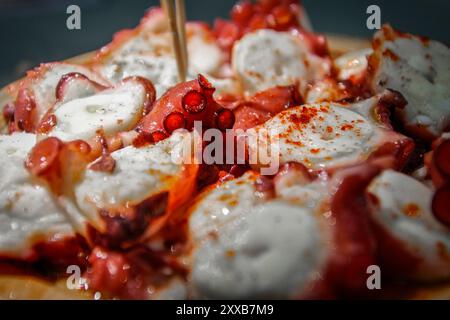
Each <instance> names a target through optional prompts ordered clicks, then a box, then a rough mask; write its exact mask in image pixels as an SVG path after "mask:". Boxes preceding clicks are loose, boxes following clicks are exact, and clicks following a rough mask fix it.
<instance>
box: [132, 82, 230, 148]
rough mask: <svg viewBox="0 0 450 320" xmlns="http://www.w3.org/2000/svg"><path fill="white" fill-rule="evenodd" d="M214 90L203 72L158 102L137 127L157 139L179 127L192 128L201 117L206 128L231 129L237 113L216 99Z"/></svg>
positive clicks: (176, 87) (179, 85)
mask: <svg viewBox="0 0 450 320" xmlns="http://www.w3.org/2000/svg"><path fill="white" fill-rule="evenodd" d="M213 92H214V88H213V87H212V86H211V84H210V83H209V82H208V81H207V80H206V78H204V77H203V76H202V75H199V76H198V78H197V79H196V80H191V81H188V82H184V83H180V84H178V85H176V86H174V87H172V88H171V89H169V90H168V91H167V92H166V93H165V94H164V95H163V96H162V97H161V98H160V99H159V100H157V101H156V102H155V103H154V105H153V107H152V110H151V111H150V112H149V113H148V114H147V115H146V116H145V117H144V118H143V119H142V120H141V122H140V123H139V124H138V126H137V128H136V130H137V131H138V132H140V133H145V134H151V135H152V137H153V139H154V141H155V142H157V141H159V140H161V139H164V138H165V137H167V136H169V135H170V133H171V132H172V131H174V130H175V129H179V128H183V129H187V130H192V129H193V128H194V121H201V122H202V128H203V129H209V128H219V129H222V130H225V129H231V127H232V126H233V125H234V114H233V112H232V111H231V110H228V109H225V108H223V107H222V106H221V105H219V104H218V103H217V102H216V101H215V100H214V98H213ZM224 113H225V114H224ZM182 117H184V121H183V118H182ZM220 120H223V121H224V123H221V122H220Z"/></svg>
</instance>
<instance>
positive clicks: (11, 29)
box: [0, 0, 450, 87]
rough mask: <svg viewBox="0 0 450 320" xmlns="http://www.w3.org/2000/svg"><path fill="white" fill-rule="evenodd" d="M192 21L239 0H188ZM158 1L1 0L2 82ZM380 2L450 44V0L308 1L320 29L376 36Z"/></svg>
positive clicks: (393, 15)
mask: <svg viewBox="0 0 450 320" xmlns="http://www.w3.org/2000/svg"><path fill="white" fill-rule="evenodd" d="M185 1H186V7H187V15H188V19H189V20H204V21H207V22H210V23H212V22H213V20H214V18H215V17H228V12H229V10H230V8H231V7H232V6H233V4H234V3H235V2H236V0H220V1H212V0H185ZM158 3H159V2H158V1H155V0H0V41H1V44H2V45H1V47H0V87H2V86H4V85H5V84H7V83H9V82H11V81H13V80H15V79H17V78H18V77H21V76H22V75H23V73H24V71H25V70H27V69H29V68H31V67H33V66H35V65H37V64H39V63H40V62H45V61H54V60H61V59H64V58H68V57H72V56H75V55H78V54H81V53H83V52H87V51H91V50H94V49H97V48H99V47H100V46H102V45H104V44H106V43H107V42H109V41H110V39H111V37H112V34H113V33H114V32H116V31H117V30H120V29H123V28H130V27H133V26H135V25H136V24H137V23H138V22H139V19H140V18H141V17H142V15H143V14H144V12H145V10H146V9H147V8H149V7H151V6H155V5H158ZM70 4H76V5H78V6H80V8H81V30H68V29H67V28H66V19H67V17H68V15H67V14H66V8H67V7H68V6H69V5H70ZM370 4H377V5H379V6H380V8H381V19H382V22H390V23H391V24H392V25H393V26H395V27H396V28H398V29H400V30H406V31H408V32H411V33H417V34H421V35H425V36H428V37H431V38H433V39H436V40H440V41H442V42H444V43H446V44H447V45H448V44H449V43H450V29H449V25H450V23H449V22H450V0H395V1H394V0H383V1H376V0H367V1H366V0H303V5H304V6H305V7H306V9H307V11H308V13H309V16H310V18H311V20H312V24H313V26H314V28H315V29H316V30H317V31H320V32H328V33H335V34H347V35H352V36H360V37H370V36H371V34H372V31H371V30H368V29H367V28H366V19H367V16H368V15H367V14H366V8H367V7H368V6H369V5H370Z"/></svg>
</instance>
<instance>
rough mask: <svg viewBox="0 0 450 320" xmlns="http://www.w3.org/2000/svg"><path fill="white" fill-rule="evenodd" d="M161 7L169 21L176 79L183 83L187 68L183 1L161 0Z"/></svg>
mask: <svg viewBox="0 0 450 320" xmlns="http://www.w3.org/2000/svg"><path fill="white" fill-rule="evenodd" d="M161 7H162V8H163V9H164V10H165V12H166V14H167V17H168V19H169V27H170V31H171V34H172V43H173V51H174V54H175V59H176V61H177V68H178V78H179V81H180V82H184V81H186V75H187V68H188V59H187V45H186V30H185V24H186V12H185V6H184V0H161Z"/></svg>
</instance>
